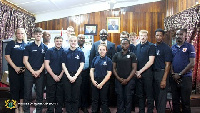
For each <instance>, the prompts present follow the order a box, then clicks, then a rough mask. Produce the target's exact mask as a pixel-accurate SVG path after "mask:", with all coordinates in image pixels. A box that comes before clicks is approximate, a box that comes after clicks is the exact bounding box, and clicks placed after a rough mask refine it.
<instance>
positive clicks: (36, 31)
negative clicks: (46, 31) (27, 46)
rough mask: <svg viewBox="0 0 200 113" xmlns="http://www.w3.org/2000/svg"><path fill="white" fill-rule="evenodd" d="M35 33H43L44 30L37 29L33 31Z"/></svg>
mask: <svg viewBox="0 0 200 113" xmlns="http://www.w3.org/2000/svg"><path fill="white" fill-rule="evenodd" d="M33 33H42V28H40V27H36V28H35V29H34V31H33Z"/></svg>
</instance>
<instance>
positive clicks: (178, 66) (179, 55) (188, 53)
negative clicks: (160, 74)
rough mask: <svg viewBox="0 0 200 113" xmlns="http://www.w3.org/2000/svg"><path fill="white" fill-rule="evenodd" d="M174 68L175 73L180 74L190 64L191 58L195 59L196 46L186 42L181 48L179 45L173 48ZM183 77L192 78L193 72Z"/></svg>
mask: <svg viewBox="0 0 200 113" xmlns="http://www.w3.org/2000/svg"><path fill="white" fill-rule="evenodd" d="M172 55H173V60H172V68H173V71H174V73H180V72H181V71H182V70H183V69H185V67H186V66H187V65H188V64H189V63H190V58H195V49H194V46H193V45H191V44H190V43H187V42H185V43H184V44H183V45H182V46H181V47H178V45H177V44H175V45H173V46H172ZM183 76H192V70H190V71H188V72H187V73H186V74H184V75H183Z"/></svg>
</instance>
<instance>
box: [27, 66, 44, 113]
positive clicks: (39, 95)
mask: <svg viewBox="0 0 200 113" xmlns="http://www.w3.org/2000/svg"><path fill="white" fill-rule="evenodd" d="M43 79H44V71H43V72H42V73H41V74H40V77H38V78H35V77H33V76H32V73H31V72H30V71H29V70H28V69H26V70H25V74H24V103H25V105H24V112H25V113H30V105H34V104H35V105H36V113H42V108H43V81H44V80H43ZM33 83H35V86H36V103H32V102H31V101H32V87H33Z"/></svg>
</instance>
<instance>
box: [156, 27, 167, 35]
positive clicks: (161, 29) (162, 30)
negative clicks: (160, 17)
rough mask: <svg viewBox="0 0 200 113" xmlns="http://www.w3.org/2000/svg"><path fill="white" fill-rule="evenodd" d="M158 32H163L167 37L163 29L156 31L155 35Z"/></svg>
mask: <svg viewBox="0 0 200 113" xmlns="http://www.w3.org/2000/svg"><path fill="white" fill-rule="evenodd" d="M156 32H162V34H163V35H165V31H164V30H163V29H161V28H158V29H156V31H155V34H156Z"/></svg>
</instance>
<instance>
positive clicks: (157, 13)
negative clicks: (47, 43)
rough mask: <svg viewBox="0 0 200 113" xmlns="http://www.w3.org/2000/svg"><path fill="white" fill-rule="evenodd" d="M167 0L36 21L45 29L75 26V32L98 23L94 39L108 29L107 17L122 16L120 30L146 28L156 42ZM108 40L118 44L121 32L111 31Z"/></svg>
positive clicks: (130, 30) (133, 30)
mask: <svg viewBox="0 0 200 113" xmlns="http://www.w3.org/2000/svg"><path fill="white" fill-rule="evenodd" d="M165 7H166V4H165V0H163V1H159V2H152V3H147V4H140V5H135V6H130V7H125V8H121V9H114V10H113V11H111V10H109V11H108V10H106V11H100V12H93V13H88V14H81V15H76V16H70V17H65V18H61V19H54V20H49V21H44V22H39V23H36V26H37V27H42V28H43V29H44V30H45V29H47V30H61V29H62V28H63V29H64V30H66V29H67V27H68V26H73V27H74V29H75V34H76V35H78V34H84V24H97V25H98V32H97V36H94V41H98V40H99V39H100V37H99V32H100V30H101V29H107V27H106V24H107V20H106V18H107V17H120V20H121V22H120V25H121V27H120V32H122V31H128V32H136V33H137V34H139V31H140V30H142V29H146V30H148V31H149V39H148V40H149V41H151V42H153V43H155V39H154V36H155V33H154V31H155V30H156V29H157V28H164V18H165V15H166V14H165V12H166V11H165V9H166V8H165ZM108 40H110V41H112V42H113V43H115V44H116V45H118V44H119V43H120V33H109V37H108Z"/></svg>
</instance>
